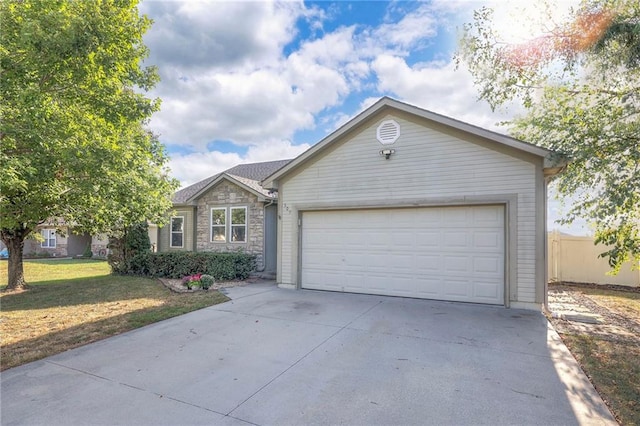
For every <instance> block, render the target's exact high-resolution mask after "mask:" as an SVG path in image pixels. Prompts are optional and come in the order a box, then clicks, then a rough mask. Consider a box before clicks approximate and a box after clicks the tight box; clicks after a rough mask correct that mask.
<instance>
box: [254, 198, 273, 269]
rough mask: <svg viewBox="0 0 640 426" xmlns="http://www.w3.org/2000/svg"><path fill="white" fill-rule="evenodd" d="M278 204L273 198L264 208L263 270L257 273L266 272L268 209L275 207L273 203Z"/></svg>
mask: <svg viewBox="0 0 640 426" xmlns="http://www.w3.org/2000/svg"><path fill="white" fill-rule="evenodd" d="M275 202H276V199H275V198H272V199H271V201H269V203H268V204H265V205H264V206H263V207H262V212H263V213H262V268H261V269H256V272H264V270H265V269H266V267H267V256H266V254H267V239H266V238H265V237H266V230H267V207H270V206H272V205H273V203H275Z"/></svg>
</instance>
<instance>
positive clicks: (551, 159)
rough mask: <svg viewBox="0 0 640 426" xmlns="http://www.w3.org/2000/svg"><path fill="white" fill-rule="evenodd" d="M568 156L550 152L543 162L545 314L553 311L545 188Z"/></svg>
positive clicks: (567, 159)
mask: <svg viewBox="0 0 640 426" xmlns="http://www.w3.org/2000/svg"><path fill="white" fill-rule="evenodd" d="M570 161H571V160H570V158H569V157H567V156H564V155H562V154H557V153H552V154H550V155H549V156H548V157H547V158H545V160H544V163H543V170H542V171H543V176H544V206H545V209H544V258H545V260H546V262H545V265H544V300H543V306H542V309H543V311H544V313H545V314H549V315H553V312H551V310H550V309H549V265H548V264H547V262H548V261H549V247H548V246H549V236H548V230H547V209H548V206H547V197H548V195H547V188H548V187H549V183H550V182H551V181H552V180H553V178H554V177H556V176H557V175H559V174H560V173H562V172H563V171H564V170H565V169H566V168H567V165H568V164H569V162H570Z"/></svg>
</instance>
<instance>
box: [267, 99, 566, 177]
mask: <svg viewBox="0 0 640 426" xmlns="http://www.w3.org/2000/svg"><path fill="white" fill-rule="evenodd" d="M383 110H388V111H390V112H393V111H396V112H398V111H400V112H405V113H408V114H412V115H414V116H416V117H419V118H424V119H427V120H430V121H432V122H435V123H438V124H442V125H445V126H448V127H451V128H453V129H457V130H461V131H464V132H467V133H470V134H472V135H476V136H479V137H482V138H485V139H488V140H490V141H493V142H495V143H497V144H501V145H504V146H508V147H511V148H515V149H517V150H520V151H524V152H527V153H529V154H533V155H536V156H538V157H541V158H543V159H545V168H547V167H549V170H550V172H549V174H550V175H551V174H555V173H557V170H559V169H561V168H562V167H563V166H564V165H566V158H564V157H563V156H561V155H558V154H556V153H554V152H552V151H549V150H548V149H545V148H541V147H539V146H536V145H533V144H531V143H528V142H523V141H520V140H518V139H515V138H512V137H510V136H507V135H504V134H501V133H497V132H493V131H491V130H487V129H484V128H482V127H478V126H474V125H472V124H468V123H465V122H463V121H459V120H456V119H454V118H451V117H447V116H444V115H440V114H436V113H434V112H431V111H428V110H426V109H422V108H419V107H417V106H414V105H410V104H407V103H404V102H400V101H398V100H395V99H392V98H389V97H387V96H385V97H383V98H380V99H379V100H378V101H377V102H376V103H375V104H373V105H372V106H370V107H369V108H367V109H366V110H364V111H363V112H361V113H360V114H358V115H356V116H355V117H354V118H352V119H351V120H349V121H348V122H347V123H346V124H344V125H343V126H342V127H340V128H338V129H336V130H335V131H334V132H333V133H331V134H329V135H328V136H326V137H325V138H324V139H322V140H321V141H320V142H318V143H317V144H315V145H313V146H312V147H311V148H309V149H308V150H306V151H305V152H303V153H302V154H300V155H299V156H298V157H296V158H294V159H293V160H292V161H290V162H289V163H288V164H287V165H285V166H284V167H282V168H280V169H279V170H276V171H274V173H273V174H271V175H270V176H268V177H266V178H265V179H264V180H263V181H262V182H260V183H261V185H262V186H263V187H265V188H270V189H277V186H278V185H277V181H278V179H279V178H280V177H282V176H284V175H285V174H287V173H288V172H289V171H291V170H292V169H294V168H297V167H298V166H299V165H300V164H302V163H304V162H306V161H307V160H309V159H310V158H313V157H315V156H316V155H318V154H319V153H320V152H323V151H324V150H325V149H326V148H327V147H328V146H330V145H332V144H333V143H334V142H335V141H336V140H339V139H340V137H341V136H343V135H345V134H346V133H348V132H349V131H351V130H353V129H354V128H356V127H358V126H359V125H360V124H362V123H363V122H365V121H366V120H367V119H369V118H370V117H372V116H374V115H375V114H377V113H379V112H381V111H383ZM552 168H554V169H553V170H554V171H553V172H551V170H552Z"/></svg>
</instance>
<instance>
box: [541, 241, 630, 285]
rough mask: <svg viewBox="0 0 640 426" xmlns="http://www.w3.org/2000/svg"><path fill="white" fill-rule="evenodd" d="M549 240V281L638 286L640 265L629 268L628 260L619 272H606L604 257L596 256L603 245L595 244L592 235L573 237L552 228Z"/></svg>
mask: <svg viewBox="0 0 640 426" xmlns="http://www.w3.org/2000/svg"><path fill="white" fill-rule="evenodd" d="M548 243H549V246H548V253H549V256H548V271H549V281H550V282H560V281H564V282H575V283H594V284H615V285H624V286H629V287H639V286H640V269H639V268H638V267H639V266H640V265H635V268H632V263H631V262H627V263H626V264H624V265H623V266H622V268H621V269H620V272H619V273H618V275H608V274H607V273H608V272H609V271H610V270H611V268H610V267H609V263H608V262H607V259H606V258H600V257H598V255H599V254H600V253H602V252H604V251H606V247H605V246H602V245H598V246H596V245H594V244H593V238H592V237H574V236H572V235H565V234H561V233H560V232H557V231H554V232H549V234H548Z"/></svg>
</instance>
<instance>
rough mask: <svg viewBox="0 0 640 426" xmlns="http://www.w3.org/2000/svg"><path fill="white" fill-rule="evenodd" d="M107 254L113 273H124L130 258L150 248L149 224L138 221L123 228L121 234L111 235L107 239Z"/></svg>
mask: <svg viewBox="0 0 640 426" xmlns="http://www.w3.org/2000/svg"><path fill="white" fill-rule="evenodd" d="M109 249H110V250H111V254H109V256H108V258H107V260H108V261H109V266H111V270H112V272H113V273H116V274H122V273H125V272H126V270H127V268H128V263H129V262H130V260H131V259H132V258H133V257H135V256H136V255H137V254H140V253H147V252H149V250H151V241H150V240H149V225H148V224H147V222H140V223H136V224H133V225H130V226H127V227H126V228H124V231H123V233H122V235H121V236H119V237H117V236H113V237H111V238H110V239H109Z"/></svg>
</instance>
